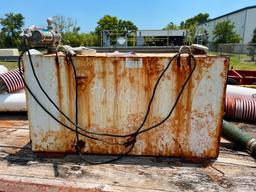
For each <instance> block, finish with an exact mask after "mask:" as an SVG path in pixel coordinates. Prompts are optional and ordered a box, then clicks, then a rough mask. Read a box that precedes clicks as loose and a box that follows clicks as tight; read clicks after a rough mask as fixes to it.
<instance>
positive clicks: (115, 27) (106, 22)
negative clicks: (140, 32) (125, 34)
mask: <svg viewBox="0 0 256 192" xmlns="http://www.w3.org/2000/svg"><path fill="white" fill-rule="evenodd" d="M103 30H110V31H116V32H117V31H134V30H137V27H136V25H135V24H134V23H133V22H131V21H129V20H121V19H118V18H117V17H115V16H110V15H105V16H104V17H102V18H101V19H100V20H99V21H98V22H97V27H96V28H95V32H96V33H97V34H101V31H103Z"/></svg>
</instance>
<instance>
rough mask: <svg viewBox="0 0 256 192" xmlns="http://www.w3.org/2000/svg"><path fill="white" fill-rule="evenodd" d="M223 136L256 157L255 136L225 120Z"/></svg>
mask: <svg viewBox="0 0 256 192" xmlns="http://www.w3.org/2000/svg"><path fill="white" fill-rule="evenodd" d="M222 128H223V129H222V136H223V137H224V138H225V139H227V140H230V141H233V142H235V143H238V144H240V145H242V146H243V147H245V148H246V149H247V150H248V151H249V152H250V153H251V154H252V155H253V156H255V155H256V139H255V138H253V136H252V135H251V134H249V133H247V132H245V131H243V130H241V129H240V128H238V127H237V126H235V125H233V124H231V123H229V122H227V121H225V120H223V123H222Z"/></svg>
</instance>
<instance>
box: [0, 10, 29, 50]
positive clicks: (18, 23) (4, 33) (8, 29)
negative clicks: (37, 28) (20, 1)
mask: <svg viewBox="0 0 256 192" xmlns="http://www.w3.org/2000/svg"><path fill="white" fill-rule="evenodd" d="M0 25H1V26H2V29H1V39H2V40H1V41H2V43H0V44H2V46H4V47H19V46H20V44H21V40H20V38H19V35H20V33H21V32H22V27H23V26H24V17H23V15H22V14H21V13H18V14H14V13H6V14H5V17H4V18H0Z"/></svg>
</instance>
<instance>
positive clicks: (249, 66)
mask: <svg viewBox="0 0 256 192" xmlns="http://www.w3.org/2000/svg"><path fill="white" fill-rule="evenodd" d="M249 59H250V58H248V57H247V56H245V55H240V56H237V55H235V56H234V55H232V56H230V64H229V65H230V67H233V69H243V70H256V61H254V62H252V61H250V60H249Z"/></svg>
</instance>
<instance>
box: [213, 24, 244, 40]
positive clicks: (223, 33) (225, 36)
mask: <svg viewBox="0 0 256 192" xmlns="http://www.w3.org/2000/svg"><path fill="white" fill-rule="evenodd" d="M234 28H235V26H234V23H231V21H229V20H228V21H222V22H218V23H217V25H216V26H215V28H214V30H213V39H214V42H215V43H216V44H219V43H239V42H240V40H241V38H240V36H239V35H238V34H236V32H235V31H234Z"/></svg>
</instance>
